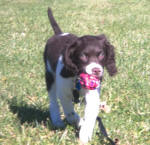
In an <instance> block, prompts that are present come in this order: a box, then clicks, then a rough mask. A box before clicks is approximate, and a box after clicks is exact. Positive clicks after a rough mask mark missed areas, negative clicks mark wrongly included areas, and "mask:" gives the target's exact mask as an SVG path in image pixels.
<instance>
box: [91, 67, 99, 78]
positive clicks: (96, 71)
mask: <svg viewBox="0 0 150 145" xmlns="http://www.w3.org/2000/svg"><path fill="white" fill-rule="evenodd" d="M100 73H101V70H100V69H99V68H97V67H95V68H93V69H92V74H93V75H96V76H100Z"/></svg>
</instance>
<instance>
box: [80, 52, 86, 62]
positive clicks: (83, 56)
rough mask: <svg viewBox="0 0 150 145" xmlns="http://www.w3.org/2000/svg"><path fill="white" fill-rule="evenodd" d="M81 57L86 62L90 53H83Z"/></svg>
mask: <svg viewBox="0 0 150 145" xmlns="http://www.w3.org/2000/svg"><path fill="white" fill-rule="evenodd" d="M80 59H81V60H82V61H84V62H86V61H87V60H88V55H87V54H85V53H82V54H81V55H80Z"/></svg>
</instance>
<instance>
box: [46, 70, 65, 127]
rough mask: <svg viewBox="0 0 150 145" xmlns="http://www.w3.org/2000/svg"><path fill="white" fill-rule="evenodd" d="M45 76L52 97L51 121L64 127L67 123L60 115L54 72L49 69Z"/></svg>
mask: <svg viewBox="0 0 150 145" xmlns="http://www.w3.org/2000/svg"><path fill="white" fill-rule="evenodd" d="M45 77H46V84H47V90H48V95H49V98H50V106H49V112H50V118H51V121H52V123H53V125H54V126H55V127H57V128H63V127H64V126H65V125H64V123H63V121H62V120H61V117H60V110H59V104H58V101H57V96H56V82H55V79H54V77H53V74H52V73H51V72H48V71H46V74H45Z"/></svg>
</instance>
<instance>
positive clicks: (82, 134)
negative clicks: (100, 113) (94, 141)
mask: <svg viewBox="0 0 150 145" xmlns="http://www.w3.org/2000/svg"><path fill="white" fill-rule="evenodd" d="M79 140H80V142H81V143H83V144H86V143H88V141H89V140H91V137H90V136H89V134H87V130H86V129H83V128H81V129H80V132H79Z"/></svg>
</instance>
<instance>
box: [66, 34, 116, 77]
mask: <svg viewBox="0 0 150 145" xmlns="http://www.w3.org/2000/svg"><path fill="white" fill-rule="evenodd" d="M64 64H65V67H66V69H67V70H69V71H71V72H72V73H73V74H80V73H82V72H84V73H88V74H93V75H96V76H97V77H99V78H100V79H101V78H102V76H103V69H104V67H106V69H107V71H108V73H109V75H110V76H113V75H115V74H116V72H117V68H116V65H115V52H114V47H113V45H111V44H110V43H109V41H108V40H107V38H106V37H105V35H99V36H83V37H80V38H78V39H77V40H76V41H75V42H74V43H73V44H72V45H70V46H69V47H67V48H66V50H65V53H64Z"/></svg>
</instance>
